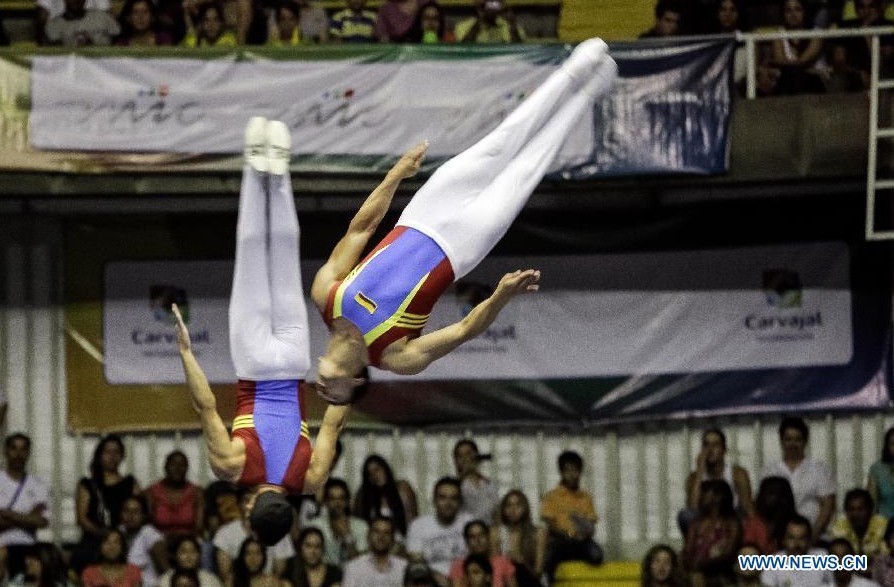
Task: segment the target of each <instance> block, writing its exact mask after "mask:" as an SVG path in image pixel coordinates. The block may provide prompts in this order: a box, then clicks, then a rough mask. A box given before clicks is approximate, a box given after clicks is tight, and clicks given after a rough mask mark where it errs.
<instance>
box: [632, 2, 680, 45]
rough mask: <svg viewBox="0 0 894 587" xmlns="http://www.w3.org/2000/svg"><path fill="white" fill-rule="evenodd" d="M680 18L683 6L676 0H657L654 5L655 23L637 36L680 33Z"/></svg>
mask: <svg viewBox="0 0 894 587" xmlns="http://www.w3.org/2000/svg"><path fill="white" fill-rule="evenodd" d="M682 20H683V7H682V5H681V4H680V3H679V2H678V1H677V0H658V3H657V4H656V5H655V25H654V26H653V27H652V28H650V29H649V30H647V31H646V32H644V33H643V34H641V35H640V36H639V38H640V39H653V38H663V37H675V36H677V35H679V34H680V29H681V27H682V24H683V23H682Z"/></svg>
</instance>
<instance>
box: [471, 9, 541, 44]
mask: <svg viewBox="0 0 894 587" xmlns="http://www.w3.org/2000/svg"><path fill="white" fill-rule="evenodd" d="M475 11H476V12H477V15H476V16H474V17H472V18H468V19H466V20H462V21H460V22H458V23H457V24H456V27H455V29H454V35H455V36H456V39H457V40H458V41H459V42H460V43H522V42H524V41H525V32H524V31H523V30H522V28H521V27H520V26H519V25H518V22H516V19H515V13H514V12H513V11H512V10H511V9H510V8H509V7H508V6H506V3H505V1H504V0H475Z"/></svg>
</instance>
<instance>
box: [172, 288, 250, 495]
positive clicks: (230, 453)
mask: <svg viewBox="0 0 894 587" xmlns="http://www.w3.org/2000/svg"><path fill="white" fill-rule="evenodd" d="M171 310H172V311H173V312H174V317H175V318H176V319H177V343H178V347H179V349H180V359H181V360H182V361H183V372H184V373H185V374H186V384H187V386H188V387H189V393H190V395H191V396H192V405H193V408H194V409H195V411H196V413H197V414H198V415H199V418H200V419H201V422H202V433H203V436H204V437H205V442H206V443H207V445H208V460H209V461H210V463H211V470H212V471H213V472H214V475H215V476H216V477H217V478H218V479H221V480H223V481H232V482H235V481H236V480H237V479H238V478H239V476H240V475H241V474H242V468H243V466H244V465H245V445H243V444H242V443H241V442H239V443H237V442H235V441H234V440H232V439H231V438H230V435H229V434H228V433H227V427H226V426H225V425H224V423H223V420H222V419H221V417H220V414H218V413H217V399H216V398H215V397H214V393H212V392H211V386H210V385H208V378H207V377H206V376H205V372H204V371H202V368H201V367H200V366H199V362H198V361H197V360H196V357H195V355H193V353H192V342H191V340H190V338H189V330H187V328H186V324H185V323H184V322H183V317H182V316H181V315H180V309H179V308H178V307H177V304H174V305H172V306H171Z"/></svg>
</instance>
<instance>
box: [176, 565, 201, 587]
mask: <svg viewBox="0 0 894 587" xmlns="http://www.w3.org/2000/svg"><path fill="white" fill-rule="evenodd" d="M171 585H172V586H173V587H201V582H200V579H199V574H198V573H196V572H195V571H191V570H187V569H180V570H177V571H174V574H173V575H172V576H171Z"/></svg>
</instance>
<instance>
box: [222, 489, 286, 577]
mask: <svg viewBox="0 0 894 587" xmlns="http://www.w3.org/2000/svg"><path fill="white" fill-rule="evenodd" d="M250 498H251V493H246V494H245V495H243V497H242V502H241V505H240V513H241V516H240V517H239V518H238V519H236V520H233V521H231V522H227V523H226V524H224V525H222V526H221V527H220V528H219V529H218V530H217V533H216V534H214V540H213V544H214V549H215V560H216V563H217V573H218V575H220V578H221V580H222V581H223V583H224V584H225V585H230V584H231V582H232V580H233V561H234V560H236V559H237V558H238V557H239V549H240V548H241V547H242V543H243V542H244V541H245V539H246V538H248V537H249V535H250V534H251V528H250V527H249V522H248V513H247V511H246V504H247V503H248V500H249V499H250ZM293 556H295V548H294V547H293V546H292V540H291V538H290V537H289V535H288V534H286V536H285V537H283V539H282V540H280V541H279V542H277V543H276V544H274V545H273V546H268V547H267V565H266V566H265V567H264V572H265V573H267V574H273V575H275V576H277V577H282V576H283V573H284V572H285V570H286V565H287V564H288V560H289V559H290V558H292V557H293Z"/></svg>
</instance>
